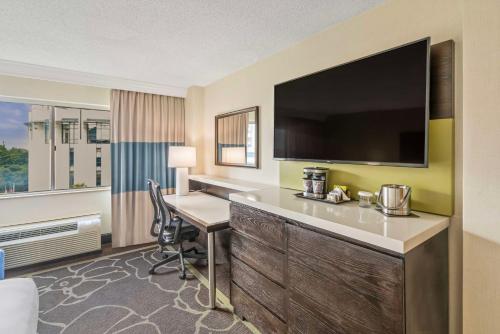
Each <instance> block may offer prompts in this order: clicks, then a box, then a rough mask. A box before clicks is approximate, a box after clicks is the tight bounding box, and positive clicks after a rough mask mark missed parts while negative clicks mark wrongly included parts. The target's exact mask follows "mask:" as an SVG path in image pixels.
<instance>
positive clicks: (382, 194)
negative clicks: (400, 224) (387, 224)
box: [377, 184, 411, 216]
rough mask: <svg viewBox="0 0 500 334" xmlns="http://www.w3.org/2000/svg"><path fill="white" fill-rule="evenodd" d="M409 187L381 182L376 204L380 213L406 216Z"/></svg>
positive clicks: (409, 212)
mask: <svg viewBox="0 0 500 334" xmlns="http://www.w3.org/2000/svg"><path fill="white" fill-rule="evenodd" d="M410 199H411V187H410V186H405V185H401V184H383V185H382V186H381V187H380V191H379V194H378V199H377V204H378V206H379V208H380V210H381V211H382V213H384V214H386V215H391V216H408V215H410V214H411V208H410Z"/></svg>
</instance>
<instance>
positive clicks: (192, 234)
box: [163, 219, 200, 243]
mask: <svg viewBox="0 0 500 334" xmlns="http://www.w3.org/2000/svg"><path fill="white" fill-rule="evenodd" d="M179 222H180V219H173V220H172V221H171V223H170V226H169V227H168V228H166V229H165V231H164V232H163V240H164V241H165V242H166V243H170V242H173V241H174V233H175V229H176V227H177V225H178V224H179ZM199 234H200V230H199V229H198V228H197V227H196V226H193V225H191V224H189V223H186V222H185V221H183V222H182V226H181V230H180V231H179V239H180V240H183V241H184V240H192V239H194V238H196V237H197V236H198V235H199Z"/></svg>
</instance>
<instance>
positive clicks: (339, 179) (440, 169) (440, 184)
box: [280, 119, 454, 216]
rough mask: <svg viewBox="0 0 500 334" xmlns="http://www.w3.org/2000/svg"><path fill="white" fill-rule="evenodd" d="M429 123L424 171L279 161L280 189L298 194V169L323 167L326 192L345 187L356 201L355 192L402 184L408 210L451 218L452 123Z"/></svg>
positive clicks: (447, 120) (434, 121)
mask: <svg viewBox="0 0 500 334" xmlns="http://www.w3.org/2000/svg"><path fill="white" fill-rule="evenodd" d="M429 123H430V124H429V167H428V168H407V167H388V166H368V165H348V164H328V163H313V162H296V161H280V186H281V187H285V188H292V189H299V190H301V189H302V168H304V167H306V166H320V167H326V168H329V169H330V174H329V181H328V183H329V190H330V189H331V187H332V185H333V184H345V185H348V186H349V188H350V190H351V192H352V194H353V195H354V196H353V197H355V198H357V192H358V191H359V190H367V191H371V192H375V191H377V190H378V189H379V188H380V185H382V184H384V183H398V184H406V185H409V186H411V187H412V189H413V192H412V197H411V199H412V201H411V207H412V209H414V210H418V211H425V212H430V213H436V214H441V215H446V216H451V215H452V214H453V200H454V199H453V193H454V189H453V185H454V174H453V173H454V171H453V161H454V155H453V152H454V133H453V131H454V130H453V129H454V124H453V123H454V121H453V119H438V120H431V121H430V122H429Z"/></svg>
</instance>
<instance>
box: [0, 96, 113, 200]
mask: <svg viewBox="0 0 500 334" xmlns="http://www.w3.org/2000/svg"><path fill="white" fill-rule="evenodd" d="M0 101H1V102H10V103H24V104H29V105H40V106H48V107H51V108H50V121H49V132H50V135H49V139H48V144H49V145H50V157H49V169H50V187H49V189H46V190H37V191H23V192H14V193H7V194H4V193H0V200H1V199H8V198H22V197H32V196H50V195H57V194H66V193H80V192H94V191H106V190H110V189H111V185H109V186H95V187H85V188H71V187H70V188H68V189H56V178H55V163H56V161H55V151H56V148H57V145H58V144H60V143H56V142H55V139H56V126H55V125H56V120H55V114H56V108H75V109H81V110H93V111H106V112H109V113H111V108H110V106H109V105H102V104H87V103H78V102H68V101H58V100H44V99H33V98H24V97H13V96H4V95H0ZM110 118H111V117H110ZM45 131H46V130H45ZM110 137H111V125H110ZM70 145H71V144H70ZM109 145H111V138H110V142H109Z"/></svg>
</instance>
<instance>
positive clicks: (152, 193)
mask: <svg viewBox="0 0 500 334" xmlns="http://www.w3.org/2000/svg"><path fill="white" fill-rule="evenodd" d="M158 188H160V185H159V184H158V182H156V181H154V180H151V179H148V189H149V197H150V198H151V203H152V204H153V209H154V216H153V221H152V222H151V230H150V233H151V235H152V236H153V237H157V236H158V234H159V233H160V227H161V216H160V207H159V205H158V199H157V197H156V193H157V189H158Z"/></svg>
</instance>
